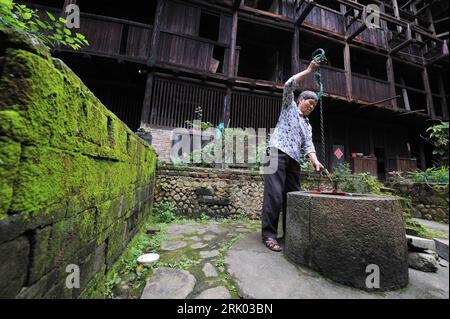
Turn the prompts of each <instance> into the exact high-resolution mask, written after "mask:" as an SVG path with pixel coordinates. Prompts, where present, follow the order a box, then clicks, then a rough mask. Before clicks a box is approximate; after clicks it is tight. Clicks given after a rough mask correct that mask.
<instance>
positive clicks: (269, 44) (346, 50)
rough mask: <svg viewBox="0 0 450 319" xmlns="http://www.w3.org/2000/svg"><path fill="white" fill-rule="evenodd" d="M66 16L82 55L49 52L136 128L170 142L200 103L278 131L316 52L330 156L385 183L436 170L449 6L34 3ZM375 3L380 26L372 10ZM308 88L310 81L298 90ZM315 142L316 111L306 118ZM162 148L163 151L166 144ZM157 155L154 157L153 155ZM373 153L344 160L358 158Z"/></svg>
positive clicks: (170, 0)
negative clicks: (74, 9) (435, 129)
mask: <svg viewBox="0 0 450 319" xmlns="http://www.w3.org/2000/svg"><path fill="white" fill-rule="evenodd" d="M25 3H27V4H29V5H30V6H36V7H38V8H45V9H47V10H50V11H54V12H55V13H60V14H63V15H64V10H63V9H62V8H65V6H66V5H67V4H70V3H74V4H77V5H78V6H79V7H80V10H81V28H80V30H79V31H80V32H81V33H83V34H84V35H86V37H87V39H88V40H89V41H90V44H91V45H90V46H89V47H87V48H85V49H83V50H81V51H79V52H73V51H70V50H64V49H58V50H56V51H55V55H57V56H59V57H61V58H62V59H63V60H64V61H65V62H66V63H67V64H68V65H69V66H70V67H71V68H72V69H73V70H75V72H77V74H79V76H80V77H81V79H83V81H84V82H85V83H86V84H87V85H88V87H90V88H91V90H92V91H93V92H94V93H95V94H96V95H97V96H98V97H99V98H100V99H101V100H102V102H104V104H105V105H107V106H108V107H109V108H110V109H111V110H112V111H114V112H115V113H116V114H117V115H118V116H119V117H120V118H121V119H122V120H123V121H124V122H125V123H126V124H128V125H129V126H130V127H131V128H132V129H133V130H136V129H138V127H140V126H141V125H149V126H150V127H152V129H153V132H154V133H153V138H154V139H155V140H156V141H158V139H161V138H168V137H170V135H169V133H168V132H170V130H172V129H173V128H175V127H183V126H185V122H186V120H192V119H193V118H194V117H195V113H194V112H195V109H196V108H197V107H199V106H201V107H202V108H203V114H204V120H207V121H210V122H212V123H213V124H214V125H218V124H219V123H220V122H224V123H226V125H228V126H229V127H242V128H246V127H252V128H267V129H270V128H272V127H274V126H275V124H276V121H277V119H278V115H279V111H280V107H281V94H282V89H283V83H284V82H285V81H286V80H287V79H288V78H289V77H290V76H291V75H293V74H295V73H297V72H299V71H300V70H303V69H304V68H305V67H306V66H307V65H308V63H309V61H310V60H311V54H312V52H313V51H314V50H315V49H317V48H323V49H325V50H326V53H327V57H328V60H329V63H328V64H327V65H324V66H323V67H322V78H323V82H324V87H325V97H324V115H325V135H326V137H327V142H326V143H327V159H326V160H324V162H326V163H327V164H328V165H329V166H330V167H334V166H336V165H338V164H339V163H341V162H342V161H347V162H351V163H352V167H353V168H354V169H355V171H370V172H372V173H373V174H376V175H378V177H379V178H381V179H383V178H384V177H385V176H386V173H387V172H388V171H392V170H408V169H413V168H415V167H417V166H418V167H419V168H426V167H428V166H430V165H432V164H433V161H432V160H433V159H432V156H431V146H430V145H429V144H428V143H427V142H426V141H425V140H424V139H423V138H421V135H422V136H425V129H426V128H427V127H429V126H430V125H431V124H432V123H433V121H435V120H440V119H444V120H448V47H447V43H448V35H449V33H448V7H449V2H448V1H446V0H445V1H444V0H392V1H390V0H384V1H382V0H354V1H351V0H316V1H312V0H242V1H240V0H214V1H202V0H189V1H188V0H186V1H184V0H153V1H152V0H147V1H130V2H127V3H126V4H124V2H123V1H121V2H112V1H108V2H107V1H97V0H96V1H92V0H65V1H64V0H36V1H32V0H29V1H27V2H25ZM371 4H372V5H373V4H374V5H377V6H378V7H379V8H380V10H381V13H380V15H379V18H380V20H379V28H370V27H368V24H367V23H366V22H367V21H373V22H376V21H375V20H373V19H372V18H373V15H372V11H371V10H370V8H371V7H370V6H369V5H371ZM302 86H303V88H304V89H314V84H313V81H312V79H310V80H309V81H305V83H303V84H302ZM311 121H312V124H313V128H314V138H315V142H317V146H318V147H320V135H321V134H320V126H319V112H317V111H316V112H314V113H313V114H312V116H311ZM163 145H165V146H164V147H163V148H166V149H167V148H168V147H169V146H170V145H169V146H167V145H168V144H163ZM158 151H160V152H161V153H163V150H162V149H160V150H158ZM358 153H359V154H363V155H364V156H368V155H370V157H360V156H357V157H356V158H352V154H353V156H355V155H354V154H358Z"/></svg>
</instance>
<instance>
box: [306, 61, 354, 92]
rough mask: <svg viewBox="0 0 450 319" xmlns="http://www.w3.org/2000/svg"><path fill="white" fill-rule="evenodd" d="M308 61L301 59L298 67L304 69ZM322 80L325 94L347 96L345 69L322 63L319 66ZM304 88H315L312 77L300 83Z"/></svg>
mask: <svg viewBox="0 0 450 319" xmlns="http://www.w3.org/2000/svg"><path fill="white" fill-rule="evenodd" d="M308 65H309V62H308V61H304V60H302V61H301V62H300V69H301V70H304V69H306V68H307V67H308ZM321 73H322V82H323V86H324V90H325V94H328V95H331V96H339V97H343V98H345V97H346V96H347V85H346V79H345V71H344V70H342V69H339V68H335V67H331V66H328V65H323V66H322V67H321ZM300 85H301V86H302V87H303V88H305V89H313V90H317V87H316V85H315V84H314V77H312V76H311V77H308V78H307V79H306V80H304V81H303V82H302V83H301V84H300Z"/></svg>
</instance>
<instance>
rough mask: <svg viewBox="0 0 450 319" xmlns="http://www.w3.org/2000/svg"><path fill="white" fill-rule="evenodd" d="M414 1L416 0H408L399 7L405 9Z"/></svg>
mask: <svg viewBox="0 0 450 319" xmlns="http://www.w3.org/2000/svg"><path fill="white" fill-rule="evenodd" d="M414 1H416V0H408V1H407V2H406V3H405V4H404V5H402V7H401V9H405V8H406V7H407V6H409V5H410V4H411V3H413V2H414Z"/></svg>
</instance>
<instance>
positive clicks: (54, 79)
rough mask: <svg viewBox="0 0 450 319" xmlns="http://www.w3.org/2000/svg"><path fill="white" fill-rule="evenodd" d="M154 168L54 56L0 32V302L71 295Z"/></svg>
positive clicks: (123, 222) (144, 194)
mask: <svg viewBox="0 0 450 319" xmlns="http://www.w3.org/2000/svg"><path fill="white" fill-rule="evenodd" d="M155 166H156V155H155V152H154V150H153V149H152V148H151V146H149V145H148V144H147V143H146V142H145V141H143V140H142V139H140V138H139V137H137V136H136V135H135V134H134V133H133V132H132V131H131V130H130V129H129V128H128V127H127V126H126V125H125V124H124V123H123V122H121V121H120V120H119V119H118V118H117V117H116V116H115V115H114V114H113V113H111V112H110V111H109V110H108V109H107V108H106V107H105V106H104V105H102V103H101V102H100V101H99V100H98V99H97V98H96V97H95V96H94V95H93V94H92V93H91V92H90V91H89V89H88V88H87V87H86V86H85V85H84V84H83V83H82V81H81V80H80V79H79V78H78V77H77V76H76V75H75V74H74V73H73V72H72V71H71V70H70V69H69V68H68V67H67V66H66V65H65V64H64V63H63V62H62V61H61V60H58V59H55V58H53V57H52V56H51V55H50V54H49V52H48V50H47V49H46V48H45V47H43V46H42V45H41V44H40V43H39V42H38V41H37V40H35V39H34V38H31V37H29V36H27V35H24V34H21V33H18V32H16V31H9V30H0V298H52V297H53V298H76V297H78V296H79V295H80V294H81V293H82V292H83V290H84V289H85V288H86V286H87V285H88V283H89V282H90V281H91V280H92V279H93V278H94V276H95V275H96V274H101V273H104V272H105V271H106V270H108V268H110V267H111V266H112V264H113V262H114V261H115V260H116V259H117V257H118V256H119V255H120V254H121V252H122V250H123V248H124V247H125V245H126V244H127V243H128V242H129V241H130V239H131V238H132V237H133V235H134V234H135V233H136V232H137V231H138V229H139V227H140V225H142V224H143V222H144V221H145V220H146V218H147V216H148V214H149V213H150V212H151V206H152V201H153V189H154V180H155V178H154V176H155ZM71 264H73V265H77V266H78V267H79V269H80V276H81V281H80V288H74V289H68V288H67V287H66V278H67V276H68V275H70V274H71V273H69V272H66V270H67V269H66V267H67V266H68V265H71Z"/></svg>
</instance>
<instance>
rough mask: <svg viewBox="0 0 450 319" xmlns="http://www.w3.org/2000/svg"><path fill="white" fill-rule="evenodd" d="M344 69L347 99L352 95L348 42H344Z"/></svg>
mask: <svg viewBox="0 0 450 319" xmlns="http://www.w3.org/2000/svg"><path fill="white" fill-rule="evenodd" d="M344 69H345V82H346V93H347V99H348V100H350V99H351V98H352V96H353V80H352V66H351V56H350V46H349V44H348V43H346V44H345V47H344Z"/></svg>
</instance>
